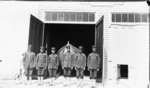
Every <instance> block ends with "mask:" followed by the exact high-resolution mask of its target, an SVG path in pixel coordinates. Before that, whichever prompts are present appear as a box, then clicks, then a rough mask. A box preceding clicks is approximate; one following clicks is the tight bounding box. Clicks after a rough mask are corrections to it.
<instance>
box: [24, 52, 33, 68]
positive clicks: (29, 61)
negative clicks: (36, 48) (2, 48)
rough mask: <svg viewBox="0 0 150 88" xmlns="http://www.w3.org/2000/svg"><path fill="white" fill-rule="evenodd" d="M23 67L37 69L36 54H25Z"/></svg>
mask: <svg viewBox="0 0 150 88" xmlns="http://www.w3.org/2000/svg"><path fill="white" fill-rule="evenodd" d="M23 66H24V68H25V69H27V68H34V67H35V53H33V52H25V53H24V54H23Z"/></svg>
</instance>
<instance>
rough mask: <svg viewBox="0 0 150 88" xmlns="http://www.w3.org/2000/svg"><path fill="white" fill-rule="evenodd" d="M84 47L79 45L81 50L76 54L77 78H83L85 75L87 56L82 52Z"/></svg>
mask: <svg viewBox="0 0 150 88" xmlns="http://www.w3.org/2000/svg"><path fill="white" fill-rule="evenodd" d="M82 49H83V47H82V46H79V50H80V52H79V53H77V54H76V55H75V70H76V76H77V78H82V79H83V76H84V70H85V67H86V56H85V54H84V53H83V52H82Z"/></svg>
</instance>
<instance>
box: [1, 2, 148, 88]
mask: <svg viewBox="0 0 150 88" xmlns="http://www.w3.org/2000/svg"><path fill="white" fill-rule="evenodd" d="M137 9H138V10H137ZM45 10H50V11H91V12H96V20H98V19H99V18H100V17H101V16H102V15H104V58H105V61H106V63H107V64H105V66H104V67H105V68H106V69H104V70H105V74H107V75H105V79H106V80H105V83H106V84H112V85H115V84H117V85H118V86H120V84H121V85H123V86H124V87H128V86H129V87H131V88H134V87H133V86H138V88H139V86H142V87H140V88H144V87H146V86H147V83H148V75H149V74H148V71H149V70H148V69H149V68H148V65H149V45H148V44H149V43H148V42H149V30H148V24H140V25H135V26H131V25H129V26H125V25H116V24H115V25H114V24H113V23H112V22H111V13H112V12H140V13H142V12H143V13H144V12H148V7H147V6H146V3H145V2H136V3H135V2H134V3H133V2H130V3H129V2H124V3H122V2H110V3H108V2H96V3H94V2H90V3H89V2H80V3H78V2H74V3H73V2H65V3H64V2H60V3H58V2H40V3H39V2H29V3H28V2H1V3H0V11H1V14H0V28H1V29H0V41H1V46H0V59H2V60H3V62H1V63H0V69H2V71H3V72H1V73H0V78H12V77H14V75H15V74H16V73H18V71H19V68H20V67H21V65H20V62H21V59H22V55H21V54H22V53H23V52H24V51H26V47H27V44H28V33H29V22H30V14H33V15H35V16H37V17H38V18H40V19H41V20H43V16H42V13H41V12H43V11H45ZM117 64H128V65H129V79H127V80H120V81H116V78H117V67H116V66H117ZM4 67H5V69H3V68H4ZM6 69H7V70H6ZM143 74H144V75H143ZM106 86H109V85H106Z"/></svg>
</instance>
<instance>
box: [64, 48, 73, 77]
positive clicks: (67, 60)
mask: <svg viewBox="0 0 150 88" xmlns="http://www.w3.org/2000/svg"><path fill="white" fill-rule="evenodd" d="M66 49H67V52H66V53H64V54H63V57H62V69H63V72H64V76H65V77H70V75H71V70H72V69H73V53H71V52H70V46H66Z"/></svg>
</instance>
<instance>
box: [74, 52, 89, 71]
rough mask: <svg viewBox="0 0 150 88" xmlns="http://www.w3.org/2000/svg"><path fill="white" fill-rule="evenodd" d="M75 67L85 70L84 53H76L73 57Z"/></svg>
mask: <svg viewBox="0 0 150 88" xmlns="http://www.w3.org/2000/svg"><path fill="white" fill-rule="evenodd" d="M75 67H77V68H82V69H85V67H86V56H85V54H84V53H77V54H76V55H75Z"/></svg>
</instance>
